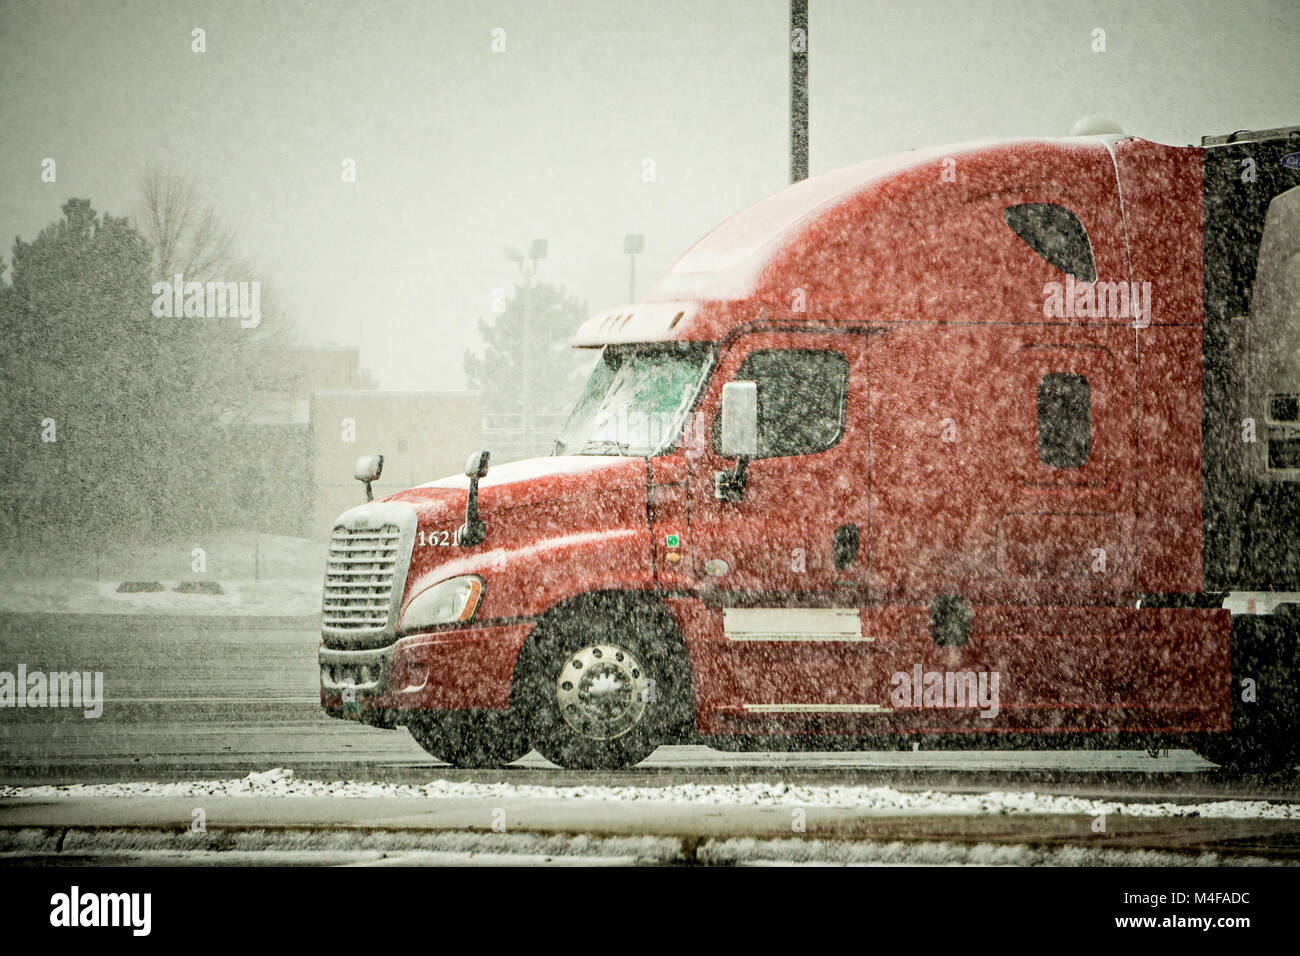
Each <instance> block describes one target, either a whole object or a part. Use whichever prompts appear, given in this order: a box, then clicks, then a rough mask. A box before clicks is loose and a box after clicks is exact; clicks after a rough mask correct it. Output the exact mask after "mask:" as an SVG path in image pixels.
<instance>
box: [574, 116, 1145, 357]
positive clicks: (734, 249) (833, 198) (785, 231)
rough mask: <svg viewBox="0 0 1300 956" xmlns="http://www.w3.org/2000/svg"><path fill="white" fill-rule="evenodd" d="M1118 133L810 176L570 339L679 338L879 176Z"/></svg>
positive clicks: (962, 147) (728, 224)
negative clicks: (709, 305) (710, 304)
mask: <svg viewBox="0 0 1300 956" xmlns="http://www.w3.org/2000/svg"><path fill="white" fill-rule="evenodd" d="M1125 138H1127V137H1125V136H1124V135H1122V134H1108V135H1094V136H1074V137H1062V138H1040V139H1016V140H984V141H975V142H967V143H957V144H949V145H946V146H937V147H929V148H926V149H916V150H910V151H908V152H906V153H897V154H895V155H892V156H884V157H881V158H879V159H872V160H868V161H867V162H864V163H857V164H855V165H852V166H845V167H843V168H841V169H836V170H833V171H832V172H829V173H823V174H822V175H820V176H814V177H813V178H811V179H805V180H803V181H801V182H798V183H794V184H793V185H791V186H787V187H785V188H784V189H782V190H780V191H779V192H776V193H773V194H772V195H770V196H768V197H766V198H765V199H761V200H759V201H758V202H756V203H755V204H754V205H752V206H749V207H748V208H746V209H743V210H741V211H740V212H738V213H736V214H735V215H734V216H732V217H731V218H729V219H726V220H724V221H723V222H722V223H721V224H720V225H718V226H716V227H715V228H714V229H713V230H711V231H710V232H709V233H707V234H706V235H705V236H704V237H703V238H701V239H700V240H699V241H697V242H696V243H695V244H694V245H693V246H691V247H690V249H688V250H687V251H686V254H685V255H683V256H682V257H681V258H680V259H678V260H677V262H676V263H675V264H674V265H673V267H672V268H671V269H669V270H668V271H667V272H666V273H664V275H663V276H662V277H661V278H660V279H659V281H658V282H656V283H655V284H654V286H653V287H652V288H651V289H650V291H649V292H648V293H647V294H646V297H645V300H644V301H643V302H639V303H636V304H634V305H621V306H618V307H616V308H612V309H605V310H604V311H602V312H599V313H597V314H596V315H594V316H592V317H591V318H589V319H588V320H587V321H586V322H584V323H583V324H582V326H581V327H580V328H579V329H578V332H577V334H576V335H575V336H574V339H573V343H572V344H573V345H574V346H577V347H579V348H583V347H586V348H593V347H598V346H601V345H607V344H611V343H615V342H656V341H665V340H670V339H673V338H675V337H676V335H675V334H674V333H676V332H677V330H678V329H680V328H683V327H685V326H686V325H688V324H689V322H690V319H691V318H692V317H693V316H694V315H695V314H696V313H697V312H698V311H699V308H700V304H701V303H703V302H706V301H718V300H728V301H734V300H738V299H744V298H747V297H748V296H749V295H751V294H752V293H753V292H754V289H755V286H756V285H757V282H758V278H759V276H760V275H761V274H762V271H763V267H764V266H766V265H767V264H768V262H769V261H771V259H772V257H773V256H774V255H775V254H776V253H777V252H779V251H780V250H781V249H782V248H784V247H785V246H786V244H787V242H788V240H789V239H790V238H791V237H792V235H793V234H794V233H796V232H797V231H799V230H800V229H801V228H803V227H804V226H805V225H807V224H808V223H809V222H811V221H812V220H814V219H816V218H817V217H818V216H819V215H820V214H821V213H823V212H826V211H829V210H830V209H832V208H834V207H836V206H838V205H839V204H840V203H842V202H844V201H846V200H848V199H850V198H851V197H853V196H855V195H857V194H858V193H860V192H861V191H862V190H863V189H865V188H866V187H868V186H870V185H871V184H873V183H875V182H878V181H880V180H883V179H886V178H888V177H890V176H892V175H895V174H897V173H901V172H904V171H906V170H909V169H912V168H914V167H916V166H920V165H922V164H925V163H930V162H934V161H935V160H940V159H946V158H949V157H955V156H961V155H964V154H968V153H972V152H977V151H979V150H984V149H989V148H993V147H1012V146H1017V145H1027V144H1038V143H1055V144H1064V145H1070V144H1077V145H1085V144H1087V145H1095V144H1097V143H1099V142H1101V143H1106V144H1108V145H1109V144H1110V143H1113V142H1115V141H1117V140H1120V139H1125Z"/></svg>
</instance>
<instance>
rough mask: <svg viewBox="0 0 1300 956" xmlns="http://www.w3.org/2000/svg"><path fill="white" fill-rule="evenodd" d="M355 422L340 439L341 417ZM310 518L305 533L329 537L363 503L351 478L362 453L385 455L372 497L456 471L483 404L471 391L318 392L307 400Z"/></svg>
mask: <svg viewBox="0 0 1300 956" xmlns="http://www.w3.org/2000/svg"><path fill="white" fill-rule="evenodd" d="M345 419H351V420H352V421H353V422H355V441H347V440H345V437H346V436H345V434H344V420H345ZM309 445H310V449H311V451H310V460H311V462H312V469H313V487H312V501H313V508H312V513H313V518H312V527H311V528H310V529H309V533H310V534H311V535H313V536H315V535H328V534H329V531H330V528H332V527H333V523H334V519H335V518H336V517H338V515H339V514H340V513H341V512H344V511H346V510H347V509H349V508H352V507H354V506H356V505H359V504H362V503H363V502H364V501H365V500H366V491H365V486H364V485H363V484H362V483H361V482H359V481H357V480H356V479H354V478H353V477H352V469H353V465H354V464H355V463H356V460H357V458H359V457H361V456H362V455H369V454H373V453H378V454H382V455H383V456H384V474H383V476H382V477H381V478H380V479H379V481H377V482H375V485H374V490H375V498H376V499H379V498H382V497H384V496H385V495H391V494H393V493H394V492H397V491H401V490H402V489H404V488H410V487H411V486H413V485H419V484H423V483H424V482H426V481H432V480H434V479H435V478H442V477H445V476H446V475H452V474H459V473H461V472H462V471H463V470H464V468H465V459H467V458H468V457H469V456H470V455H471V454H473V453H474V452H476V451H479V450H480V449H481V448H483V447H484V445H483V402H482V399H481V397H480V395H479V393H477V392H398V391H324V392H317V393H316V394H315V395H313V396H312V399H311V434H310V439H309Z"/></svg>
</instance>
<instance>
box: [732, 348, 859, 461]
mask: <svg viewBox="0 0 1300 956" xmlns="http://www.w3.org/2000/svg"><path fill="white" fill-rule="evenodd" d="M735 381H738V382H757V383H758V457H759V458H776V457H779V456H782V455H810V454H813V453H814V452H819V451H825V450H826V449H827V448H830V447H831V446H832V445H834V444H835V443H836V442H838V441H839V440H840V435H841V434H842V433H843V431H844V414H845V406H846V403H847V400H848V390H849V363H848V360H847V359H846V358H845V357H844V355H843V354H842V353H840V352H832V351H823V350H816V349H761V350H759V351H755V352H751V353H750V354H749V355H747V356H746V357H745V360H744V361H743V362H742V363H741V364H740V369H739V370H738V371H737V372H736V375H735ZM720 425H721V422H720V420H719V419H714V423H713V447H714V449H715V450H717V448H718V440H719V432H718V430H719V427H720Z"/></svg>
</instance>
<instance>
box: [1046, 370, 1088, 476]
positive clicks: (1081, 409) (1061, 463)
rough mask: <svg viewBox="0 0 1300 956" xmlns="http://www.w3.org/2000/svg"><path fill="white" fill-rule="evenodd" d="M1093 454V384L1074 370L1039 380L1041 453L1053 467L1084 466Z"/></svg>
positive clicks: (1051, 374) (1051, 373)
mask: <svg viewBox="0 0 1300 956" xmlns="http://www.w3.org/2000/svg"><path fill="white" fill-rule="evenodd" d="M1091 454H1092V386H1090V385H1089V384H1088V380H1087V379H1086V378H1084V377H1083V376H1082V375H1076V374H1074V373H1073V372H1048V373H1047V374H1046V375H1044V376H1043V377H1042V378H1041V379H1039V382H1038V457H1039V458H1040V459H1041V460H1042V462H1043V464H1044V465H1048V466H1050V467H1052V468H1082V467H1083V466H1084V465H1086V464H1087V463H1088V456H1089V455H1091Z"/></svg>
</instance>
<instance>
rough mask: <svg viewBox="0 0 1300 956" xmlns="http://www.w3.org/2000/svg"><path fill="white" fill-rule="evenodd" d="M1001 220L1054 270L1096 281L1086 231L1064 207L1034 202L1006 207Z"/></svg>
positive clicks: (1084, 280)
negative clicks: (1053, 267)
mask: <svg viewBox="0 0 1300 956" xmlns="http://www.w3.org/2000/svg"><path fill="white" fill-rule="evenodd" d="M1002 220H1003V222H1005V223H1006V224H1007V225H1008V226H1010V227H1011V231H1012V232H1014V233H1015V234H1016V235H1017V236H1019V237H1020V238H1021V240H1023V241H1024V243H1025V245H1027V246H1028V247H1029V248H1030V249H1033V250H1034V252H1036V253H1038V254H1039V255H1040V256H1042V257H1043V258H1044V259H1046V260H1047V261H1048V262H1050V263H1051V264H1052V265H1054V266H1055V267H1056V268H1058V269H1060V270H1061V271H1062V272H1064V273H1066V274H1067V275H1072V276H1074V277H1075V278H1076V279H1078V280H1079V281H1080V282H1096V281H1097V265H1096V263H1095V262H1094V261H1093V258H1092V244H1091V243H1090V242H1089V241H1088V231H1087V230H1086V229H1084V228H1083V223H1081V222H1080V221H1079V217H1078V216H1076V215H1075V214H1074V213H1072V212H1070V210H1068V209H1066V208H1065V207H1064V206H1057V205H1055V204H1054V203H1045V202H1034V203H1024V204H1023V205H1020V206H1008V207H1007V208H1006V209H1004V210H1002Z"/></svg>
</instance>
